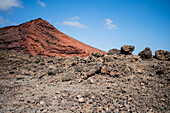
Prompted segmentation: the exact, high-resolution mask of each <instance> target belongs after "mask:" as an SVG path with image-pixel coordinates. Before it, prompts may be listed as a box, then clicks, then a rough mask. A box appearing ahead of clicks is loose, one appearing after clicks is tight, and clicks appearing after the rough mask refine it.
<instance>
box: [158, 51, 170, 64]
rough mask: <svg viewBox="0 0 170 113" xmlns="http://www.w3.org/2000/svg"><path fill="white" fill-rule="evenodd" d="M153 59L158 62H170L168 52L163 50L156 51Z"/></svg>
mask: <svg viewBox="0 0 170 113" xmlns="http://www.w3.org/2000/svg"><path fill="white" fill-rule="evenodd" d="M155 58H157V59H159V60H168V61H169V60H170V52H169V51H165V50H157V51H156V52H155Z"/></svg>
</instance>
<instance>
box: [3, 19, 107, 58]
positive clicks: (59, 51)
mask: <svg viewBox="0 0 170 113" xmlns="http://www.w3.org/2000/svg"><path fill="white" fill-rule="evenodd" d="M0 50H10V51H18V52H21V53H27V54H31V55H43V56H81V57H86V56H89V55H90V54H91V52H93V51H94V52H100V53H104V54H106V52H104V51H101V50H99V49H96V48H94V47H91V46H89V45H86V44H84V43H82V42H80V41H78V40H76V39H74V38H72V37H70V36H68V35H66V34H64V33H62V32H60V31H59V30H57V29H56V28H55V27H54V26H53V25H51V24H50V23H48V22H47V21H45V20H43V19H41V18H38V19H35V20H31V21H30V22H26V23H23V24H20V25H18V26H9V27H4V28H0Z"/></svg>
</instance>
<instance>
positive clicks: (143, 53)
mask: <svg viewBox="0 0 170 113" xmlns="http://www.w3.org/2000/svg"><path fill="white" fill-rule="evenodd" d="M138 55H139V56H140V57H141V58H142V59H149V58H152V51H151V50H150V48H149V47H146V48H145V49H144V50H143V51H141V52H139V53H138Z"/></svg>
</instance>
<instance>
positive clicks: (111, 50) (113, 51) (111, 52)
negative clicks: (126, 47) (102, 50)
mask: <svg viewBox="0 0 170 113" xmlns="http://www.w3.org/2000/svg"><path fill="white" fill-rule="evenodd" d="M113 54H120V50H119V49H110V50H109V51H108V52H107V55H113Z"/></svg>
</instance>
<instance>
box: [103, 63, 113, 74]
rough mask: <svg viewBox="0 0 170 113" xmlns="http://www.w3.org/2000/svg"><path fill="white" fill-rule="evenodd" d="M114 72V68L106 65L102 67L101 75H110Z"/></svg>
mask: <svg viewBox="0 0 170 113" xmlns="http://www.w3.org/2000/svg"><path fill="white" fill-rule="evenodd" d="M111 71H112V67H111V66H106V65H104V66H102V68H101V73H102V74H108V73H110V72H111Z"/></svg>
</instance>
